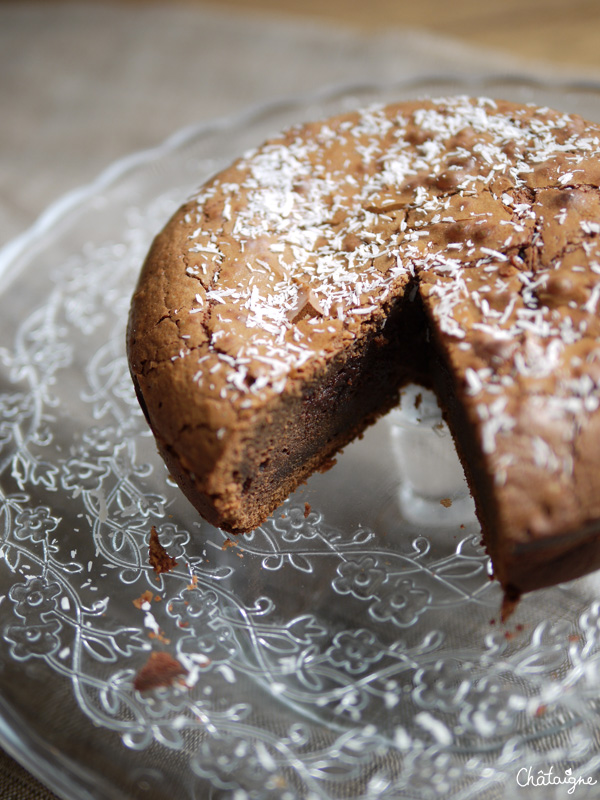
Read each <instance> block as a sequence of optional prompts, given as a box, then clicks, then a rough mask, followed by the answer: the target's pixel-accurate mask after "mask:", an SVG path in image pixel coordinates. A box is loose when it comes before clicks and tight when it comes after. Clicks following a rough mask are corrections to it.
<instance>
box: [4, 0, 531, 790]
mask: <svg viewBox="0 0 600 800" xmlns="http://www.w3.org/2000/svg"><path fill="white" fill-rule="evenodd" d="M536 70H537V72H538V74H539V72H540V68H539V67H534V66H533V65H523V64H522V63H515V60H514V59H512V58H509V57H507V56H503V55H495V54H490V53H486V52H483V51H476V50H471V49H467V48H465V47H464V46H462V45H460V44H457V43H455V42H453V41H447V40H444V39H441V38H439V37H434V36H432V35H429V34H427V33H424V32H419V31H409V30H397V29H395V30H391V31H389V32H387V33H381V34H378V35H371V36H368V37H367V36H362V35H361V34H360V33H359V32H353V31H350V30H347V29H343V28H342V27H340V28H334V27H326V26H324V25H313V24H308V23H306V22H298V21H295V20H290V19H288V18H285V17H283V16H282V17H280V18H273V17H271V16H264V15H259V14H256V15H253V16H248V17H246V16H243V15H240V14H231V13H225V12H222V11H221V10H219V9H218V8H217V7H216V6H206V7H203V6H201V5H198V6H194V7H190V6H186V7H177V6H173V5H168V4H167V3H165V4H164V5H156V4H152V5H148V6H144V5H142V4H139V3H137V4H135V5H134V6H127V5H125V6H120V5H109V4H103V5H100V4H90V3H82V4H78V3H67V4H54V3H41V4H32V3H28V2H12V3H11V2H9V3H3V4H2V5H0V108H1V109H2V115H1V122H0V246H2V245H4V244H6V243H7V242H9V241H10V240H11V239H12V238H13V237H15V236H17V235H19V234H21V233H22V232H23V231H25V230H26V229H27V228H28V227H29V226H30V225H31V224H32V223H33V222H34V220H35V219H36V217H37V216H38V215H39V214H40V213H41V212H42V211H43V210H44V208H45V207H46V206H47V205H48V204H49V203H51V202H53V201H54V200H56V199H57V198H59V197H60V196H61V195H63V194H64V193H65V192H67V191H69V190H71V189H73V188H75V187H78V186H80V185H82V184H84V183H87V182H89V181H91V180H92V179H93V178H94V177H95V176H96V175H97V173H99V172H100V171H101V170H102V169H103V168H105V167H106V166H108V165H109V164H110V163H111V162H112V161H114V160H115V159H117V158H119V157H122V156H124V155H127V154H128V153H130V152H133V151H136V150H139V149H142V148H146V147H151V146H153V145H156V144H158V143H159V142H160V141H162V140H163V139H164V138H165V137H167V136H168V135H169V134H171V133H173V132H174V131H176V130H177V129H179V128H181V127H183V126H186V125H189V124H191V123H198V122H202V121H205V120H209V119H211V118H214V117H217V116H221V115H227V114H230V113H233V112H236V111H239V110H240V109H242V108H244V107H246V106H249V105H252V104H255V103H259V102H262V101H266V100H270V99H275V98H280V97H285V96H290V95H295V94H297V93H304V92H307V91H310V90H311V89H313V88H316V87H319V86H322V85H327V84H344V83H352V82H357V81H358V82H368V81H372V80H375V81H392V80H396V79H398V78H399V77H404V78H408V77H410V76H419V75H425V74H427V75H430V74H443V73H448V72H457V73H471V74H478V73H494V72H501V73H507V72H524V71H529V72H535V71H536ZM543 71H544V70H543V69H542V72H543ZM0 797H1V798H3V800H48V798H52V797H55V796H54V795H53V794H51V793H50V792H49V791H48V790H46V789H45V788H44V787H42V786H41V785H40V784H38V783H37V781H35V780H34V779H33V778H31V777H30V776H29V774H28V773H27V772H25V771H24V770H23V769H22V768H21V767H18V766H17V765H16V764H15V763H14V762H13V761H12V760H11V759H10V758H9V757H7V756H4V755H2V754H0Z"/></svg>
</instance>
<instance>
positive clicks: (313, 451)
mask: <svg viewBox="0 0 600 800" xmlns="http://www.w3.org/2000/svg"><path fill="white" fill-rule="evenodd" d="M599 155H600V127H599V126H598V125H595V124H592V123H588V122H585V121H584V120H582V119H581V118H579V117H576V116H570V115H567V114H563V113H560V112H557V111H553V110H550V109H547V108H539V107H535V106H532V105H517V104H513V103H509V102H504V101H493V100H490V99H487V98H466V97H452V98H444V99H435V100H423V101H418V102H406V103H400V104H397V105H391V106H386V107H381V106H378V107H372V108H368V109H364V110H361V111H356V112H354V113H349V114H345V115H341V116H338V117H335V118H333V119H329V120H327V121H324V122H319V123H314V124H307V125H303V126H298V127H295V128H292V129H291V130H289V131H287V132H286V133H284V134H282V135H281V136H280V137H278V138H274V139H272V140H270V141H269V142H267V143H266V144H264V145H263V146H262V147H260V148H258V149H256V150H254V151H252V152H250V153H247V154H246V155H244V156H243V157H242V158H241V159H239V160H238V161H236V162H235V163H234V164H233V165H232V166H230V167H229V168H228V169H225V170H224V171H223V172H221V173H220V174H219V175H217V176H216V177H214V178H213V179H212V180H210V181H209V182H208V183H207V184H206V185H204V186H203V187H202V188H201V189H200V191H199V193H198V194H197V195H196V196H195V197H193V198H192V199H191V200H190V201H189V202H188V203H186V204H185V205H184V206H183V207H182V208H181V209H180V210H179V211H178V212H177V213H176V214H175V216H174V217H173V218H172V219H171V221H170V222H169V223H168V224H167V226H166V227H165V229H164V230H163V231H162V233H160V234H159V235H158V236H157V238H156V239H155V241H154V243H153V245H152V249H151V251H150V253H149V255H148V258H147V260H146V263H145V265H144V268H143V271H142V274H141V277H140V281H139V284H138V287H137V290H136V292H135V296H134V298H133V303H132V308H131V315H130V321H129V330H128V353H129V360H130V367H131V372H132V376H133V380H134V383H135V387H136V391H137V393H138V397H139V400H140V403H141V406H142V408H143V410H144V412H145V414H146V416H147V419H148V422H149V424H150V426H151V428H152V430H153V432H154V434H155V437H156V441H157V444H158V448H159V451H160V453H161V454H162V456H163V458H164V459H165V461H166V463H167V466H168V469H169V470H170V472H171V474H172V475H173V476H174V478H175V479H176V480H177V481H178V483H179V484H180V486H181V488H182V489H183V491H184V492H185V494H186V495H187V496H188V497H189V499H190V500H191V501H192V503H193V504H194V505H195V506H196V508H197V509H198V510H199V512H200V513H201V514H202V515H203V516H204V517H205V518H206V519H207V520H209V521H210V522H212V523H213V524H215V525H217V526H219V527H221V528H223V529H225V530H227V531H229V532H233V533H237V532H242V531H249V530H252V529H253V528H255V527H256V526H257V525H259V524H260V523H261V522H262V521H263V520H264V519H265V518H266V517H267V516H268V515H269V514H271V513H272V512H273V510H274V509H275V508H276V507H277V506H278V505H279V504H280V503H281V502H282V501H283V500H284V499H285V497H286V496H287V495H288V494H289V493H290V492H291V491H292V490H293V489H294V488H295V487H297V486H298V484H299V483H300V482H302V481H304V480H305V479H306V478H307V477H308V476H309V475H310V474H311V473H312V472H314V471H315V470H319V469H324V468H327V467H328V466H329V465H330V464H331V462H332V459H333V457H334V455H335V454H336V453H337V452H338V451H339V450H340V448H342V447H344V445H346V444H347V443H348V442H349V441H351V440H352V439H353V438H354V437H356V436H357V435H359V434H360V433H361V432H362V431H363V430H364V429H365V427H366V426H367V425H369V424H370V423H372V422H373V421H374V420H376V419H377V418H378V417H379V416H380V415H382V414H383V413H385V412H386V411H387V410H388V409H390V408H391V407H393V406H394V405H395V404H396V403H397V402H398V397H399V392H400V389H401V388H402V386H403V385H405V384H406V383H407V382H409V381H411V382H418V383H422V384H423V385H426V386H431V387H433V388H434V389H435V391H436V392H437V394H438V397H439V399H440V403H441V405H442V407H443V409H444V413H445V416H446V418H447V420H448V423H449V425H450V428H451V431H452V434H453V436H454V439H455V443H456V447H457V450H458V453H459V455H460V457H461V460H462V463H463V465H464V468H465V473H466V476H467V479H468V481H469V485H470V488H471V491H472V494H473V497H474V500H475V504H476V509H477V514H478V517H479V519H480V521H481V525H482V529H483V534H484V539H485V542H486V546H487V548H488V550H489V552H490V554H491V557H492V561H493V565H494V571H495V575H496V577H497V578H498V579H499V580H500V582H501V583H502V585H503V587H504V589H505V592H506V594H507V595H508V596H509V597H510V596H515V597H516V596H517V595H518V594H520V593H521V592H524V591H529V590H531V589H535V588H538V587H542V586H547V585H551V584H554V583H557V582H561V581H565V580H567V579H571V578H574V577H576V576H579V575H582V574H584V573H586V572H589V571H591V570H593V569H596V568H597V567H599V566H600V542H599V541H598V537H599V535H600V470H599V469H598V465H599V462H600V449H599V444H600V339H599V336H600V317H599V314H598V303H599V300H600V191H599V188H598V187H599V185H600V159H599Z"/></svg>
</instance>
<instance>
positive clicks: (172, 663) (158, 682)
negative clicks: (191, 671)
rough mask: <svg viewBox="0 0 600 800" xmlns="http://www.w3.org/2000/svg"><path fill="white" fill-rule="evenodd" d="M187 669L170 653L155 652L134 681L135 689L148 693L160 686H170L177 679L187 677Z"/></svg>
mask: <svg viewBox="0 0 600 800" xmlns="http://www.w3.org/2000/svg"><path fill="white" fill-rule="evenodd" d="M187 674H188V671H187V669H186V668H185V667H184V666H183V664H181V663H180V662H179V661H178V660H177V659H176V658H174V657H173V656H172V655H171V654H170V653H166V652H164V651H154V652H152V653H150V656H149V658H148V660H147V661H146V663H145V664H144V666H143V667H141V668H140V669H139V670H138V671H137V673H136V675H135V678H134V679H133V688H134V689H135V690H136V691H138V692H148V691H150V690H151V689H158V688H159V687H160V686H170V685H171V684H172V683H173V681H174V680H175V679H176V678H180V677H183V676H184V675H187Z"/></svg>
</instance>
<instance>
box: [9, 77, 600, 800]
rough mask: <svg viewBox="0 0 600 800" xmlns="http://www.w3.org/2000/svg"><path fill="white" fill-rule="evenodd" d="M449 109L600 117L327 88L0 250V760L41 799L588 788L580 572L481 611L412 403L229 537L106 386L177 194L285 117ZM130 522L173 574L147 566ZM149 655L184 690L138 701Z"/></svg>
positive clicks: (474, 531)
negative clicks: (385, 107) (151, 251)
mask: <svg viewBox="0 0 600 800" xmlns="http://www.w3.org/2000/svg"><path fill="white" fill-rule="evenodd" d="M451 93H452V94H454V93H468V94H487V95H490V96H496V97H505V98H509V99H516V100H520V101H533V102H535V103H538V104H547V105H552V106H555V107H558V108H561V109H564V110H566V111H575V112H578V113H581V114H583V115H584V116H586V117H588V118H590V119H595V120H599V121H600V91H599V87H598V86H596V85H595V84H594V85H586V84H579V85H566V84H565V85H556V84H544V83H542V82H539V83H532V82H531V81H528V80H524V79H519V78H501V77H499V78H495V79H486V80H484V81H481V80H479V81H478V80H475V79H473V80H468V79H465V78H444V79H439V78H426V79H423V80H420V81H411V82H410V83H398V84H397V85H385V86H382V85H378V86H351V87H348V86H346V87H342V88H334V89H329V90H326V91H322V92H320V93H317V94H314V95H311V96H308V97H301V98H297V99H293V100H287V101H283V102H276V103H273V104H271V105H267V106H263V107H260V108H256V109H253V110H251V111H248V112H246V113H244V114H242V115H240V116H237V117H234V118H230V119H225V120H219V121H217V122H214V123H211V124H209V125H203V126H199V127H196V128H192V129H188V130H184V131H182V132H180V133H178V134H176V135H175V136H173V137H172V138H171V139H169V140H168V141H167V142H166V143H165V144H164V145H162V146H160V147H158V148H156V149H154V150H151V151H148V152H143V153H140V154H136V155H134V156H131V157H130V158H127V159H125V160H123V161H120V162H118V163H117V164H115V165H114V166H113V167H111V168H110V169H109V170H108V171H107V172H105V173H104V174H103V175H101V176H100V177H99V178H98V180H97V181H96V182H95V183H94V184H92V185H91V186H89V187H86V188H84V189H81V190H80V191H78V192H75V193H73V194H71V195H69V196H67V197H66V198H64V199H63V200H62V201H60V202H58V203H57V204H55V205H54V206H52V207H51V208H50V209H49V210H48V211H47V212H46V213H45V214H44V215H43V216H42V217H41V218H40V220H39V221H38V222H37V224H36V225H34V227H33V228H32V229H31V230H30V231H29V232H28V233H26V234H25V235H24V236H22V237H20V238H19V239H17V240H16V241H14V242H13V243H12V244H10V245H9V246H8V247H6V248H5V249H4V250H3V251H2V252H0V289H1V294H0V301H1V303H2V316H1V323H0V324H1V326H2V335H1V338H0V341H1V342H3V345H2V347H0V537H1V542H0V628H1V632H2V637H1V641H0V664H1V669H0V744H2V746H3V747H4V748H5V749H7V750H8V751H9V752H10V753H12V754H13V755H14V756H15V757H16V758H17V759H18V760H20V761H21V762H22V763H23V764H24V765H25V766H26V767H27V768H28V769H30V770H31V771H33V772H34V773H36V774H37V775H38V777H40V778H41V779H42V780H43V781H44V782H46V783H47V784H48V785H49V786H50V787H52V788H53V789H54V790H55V791H56V792H57V793H58V794H60V795H62V796H63V797H64V798H68V800H75V799H77V800H86V798H100V799H101V800H104V798H106V800H119V798H122V799H123V800H124V799H125V798H136V800H137V798H142V799H145V798H147V799H148V800H167V799H168V800H170V799H171V798H173V797H176V798H178V800H195V799H196V798H202V800H204V799H205V798H231V799H232V800H296V799H298V800H300V798H302V800H321V799H323V800H325V799H326V798H345V800H350V798H356V799H358V798H360V800H383V799H384V798H385V800H396V799H397V798H413V799H414V800H428V799H429V798H453V799H454V800H458V799H459V798H460V800H467V798H480V797H485V798H489V799H490V800H491V799H492V798H493V799H496V798H515V797H520V796H522V797H527V798H528V800H533V799H534V798H537V797H540V798H542V797H543V798H544V800H549V798H552V797H555V796H556V797H566V796H567V793H566V792H567V786H568V785H569V786H573V785H575V786H576V790H575V791H574V792H573V793H574V794H575V795H576V796H577V797H579V798H581V797H585V796H590V797H591V796H594V797H595V796H596V793H595V786H594V784H595V781H596V779H597V778H598V779H600V774H599V772H598V770H599V765H600V745H599V741H600V739H599V733H600V716H599V714H600V700H599V698H600V602H599V600H598V597H599V596H600V593H599V591H598V589H599V587H598V577H597V576H590V577H588V578H586V579H582V580H579V581H575V582H572V583H570V584H568V585H562V586H558V587H555V588H553V589H551V590H544V591H540V592H537V593H535V594H534V595H532V596H528V597H525V598H524V599H523V600H522V602H521V604H520V605H519V607H518V608H517V611H516V613H515V614H514V616H513V617H511V619H510V620H509V622H508V623H507V624H506V625H502V624H501V623H500V621H499V606H500V601H501V593H500V590H499V588H498V586H497V585H496V584H495V583H494V582H492V581H490V578H489V572H490V570H489V563H488V559H487V557H486V554H485V552H484V550H483V548H482V546H481V541H480V538H481V537H480V531H479V528H478V526H477V523H476V521H475V518H474V515H473V509H472V504H471V502H470V499H469V498H468V493H467V492H466V489H465V484H464V480H463V478H462V474H461V472H460V468H459V467H458V466H457V463H456V459H455V456H454V454H453V451H452V446H451V444H450V437H449V436H448V435H447V433H446V434H445V432H444V430H443V428H442V427H441V426H440V425H439V417H436V414H437V413H438V412H437V411H436V408H435V403H432V404H429V407H428V411H427V413H425V412H424V411H423V410H422V409H423V408H425V406H423V405H419V409H420V410H419V413H415V404H414V402H413V401H412V400H411V398H410V396H409V395H407V396H406V397H405V399H404V401H403V403H402V404H401V407H400V409H399V410H395V411H394V412H392V414H390V415H389V416H388V417H387V418H385V419H382V420H381V421H380V422H379V423H378V424H377V425H376V426H374V427H373V428H372V429H371V430H370V431H369V432H368V434H367V435H366V436H365V437H364V439H362V440H361V441H359V442H357V443H355V444H353V445H351V446H350V447H348V448H347V449H346V451H345V452H344V454H343V455H342V456H341V457H340V458H339V459H338V463H337V465H336V467H335V468H334V469H332V470H330V471H329V472H328V473H326V474H324V475H318V476H315V477H314V478H311V480H310V481H309V482H308V484H307V485H306V486H304V487H303V488H302V489H301V490H299V491H298V492H297V493H296V494H295V495H293V496H292V497H290V498H289V499H288V500H287V501H286V502H285V503H284V505H283V506H282V508H281V509H279V510H278V511H277V513H276V514H274V515H273V517H272V518H271V519H270V520H269V521H268V522H267V523H266V524H265V525H263V526H261V527H260V528H259V529H257V530H256V531H255V532H254V533H253V534H251V535H247V536H244V537H239V538H236V539H235V540H230V539H229V538H228V537H227V536H226V535H225V534H223V533H222V532H220V531H219V530H217V529H215V528H213V527H211V526H210V525H208V524H206V523H205V522H203V521H202V520H201V519H200V518H199V517H198V516H197V514H196V513H195V512H194V510H193V509H192V507H191V506H190V505H189V504H188V502H187V501H186V500H185V498H184V497H183V496H182V495H181V494H180V492H179V491H178V489H177V488H176V487H174V486H173V485H172V484H171V483H170V480H169V477H168V475H167V473H166V470H165V468H164V467H163V465H162V462H161V461H160V459H159V457H158V456H157V454H156V451H155V447H154V444H153V439H152V437H151V435H150V433H149V431H148V428H147V426H146V424H145V421H144V419H143V417H142V414H141V412H140V410H139V408H138V405H137V402H136V399H135V396H134V392H133V388H132V385H131V382H130V379H129V375H128V370H127V364H126V359H125V352H124V331H125V324H126V317H127V312H128V305H129V298H130V295H131V292H132V289H133V286H134V283H135V281H136V278H137V274H138V271H139V267H140V264H141V262H142V260H143V258H144V255H145V252H146V250H147V248H148V246H149V243H150V240H151V237H152V236H153V234H154V233H155V232H156V231H157V230H158V229H159V228H160V227H161V225H162V224H163V222H164V221H165V220H166V219H167V217H168V216H169V215H170V213H171V212H172V211H174V210H175V208H176V207H177V206H178V205H179V204H180V203H181V202H182V201H183V200H184V199H185V198H186V196H187V195H188V194H189V193H190V192H191V191H192V190H193V189H194V188H195V186H196V185H197V184H199V183H200V182H201V181H202V180H204V179H205V178H206V177H208V176H209V175H210V174H211V173H213V172H215V171H216V170H218V169H219V168H220V167H223V166H225V165H226V164H227V163H228V162H229V161H231V160H232V159H233V158H234V157H235V156H237V155H238V154H241V153H242V152H243V151H244V150H245V149H246V148H248V147H251V146H254V145H257V144H259V143H260V142H261V141H262V140H263V139H264V138H266V137H267V136H268V135H270V134H272V133H276V132H277V131H278V130H280V129H281V128H283V127H285V126H287V125H289V124H291V123H293V122H296V121H302V120H309V119H317V118H321V117H324V116H328V115H330V114H332V113H335V112H336V111H338V110H343V109H349V108H351V107H355V106H359V105H365V104H369V103H371V102H384V101H391V100H393V99H398V100H400V99H404V98H411V97H416V96H425V95H432V94H433V95H443V94H451ZM407 452H409V453H410V454H411V458H410V459H408V461H407V459H406V458H405V455H406V453H407ZM420 471H421V472H420ZM423 474H425V475H427V477H428V480H427V481H426V482H423V480H422V475H423ZM152 527H155V528H156V530H157V531H158V533H159V536H160V540H161V542H162V543H163V544H164V545H165V547H166V549H167V551H168V553H169V554H170V555H171V556H174V557H175V558H176V559H177V567H176V568H175V569H174V570H173V571H172V572H170V573H168V574H163V575H161V576H159V577H158V578H157V577H156V576H155V573H154V572H153V570H152V568H151V567H150V565H149V563H148V539H149V535H150V531H151V529H152ZM156 651H166V652H167V653H169V654H171V655H172V656H173V657H175V658H177V659H178V660H179V661H180V663H181V664H182V665H183V666H184V667H185V668H186V669H187V676H186V678H185V681H183V682H175V683H174V684H173V685H171V686H168V687H162V688H158V689H155V690H154V691H151V692H145V693H140V692H138V691H136V690H134V688H133V681H134V678H135V676H136V674H137V673H138V671H139V670H140V669H141V668H142V667H143V665H144V664H145V663H146V661H147V660H148V657H149V655H150V653H151V652H156ZM540 775H541V777H540ZM544 776H546V777H544ZM554 779H559V780H560V782H559V783H558V784H556V783H553V780H554ZM569 781H570V784H569V783H568V782H569ZM575 781H579V783H577V784H575V783H574V782H575ZM565 782H567V783H565Z"/></svg>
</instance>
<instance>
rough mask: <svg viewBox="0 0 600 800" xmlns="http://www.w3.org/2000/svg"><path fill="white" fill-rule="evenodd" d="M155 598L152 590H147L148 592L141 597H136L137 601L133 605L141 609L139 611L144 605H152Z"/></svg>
mask: <svg viewBox="0 0 600 800" xmlns="http://www.w3.org/2000/svg"><path fill="white" fill-rule="evenodd" d="M153 598H154V595H153V594H152V592H151V591H150V589H147V590H146V591H145V592H144V593H143V594H141V595H140V596H139V597H136V599H135V600H134V601H133V605H134V606H135V607H136V608H139V609H141V608H142V606H143V605H144V603H151V602H152V600H153Z"/></svg>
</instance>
